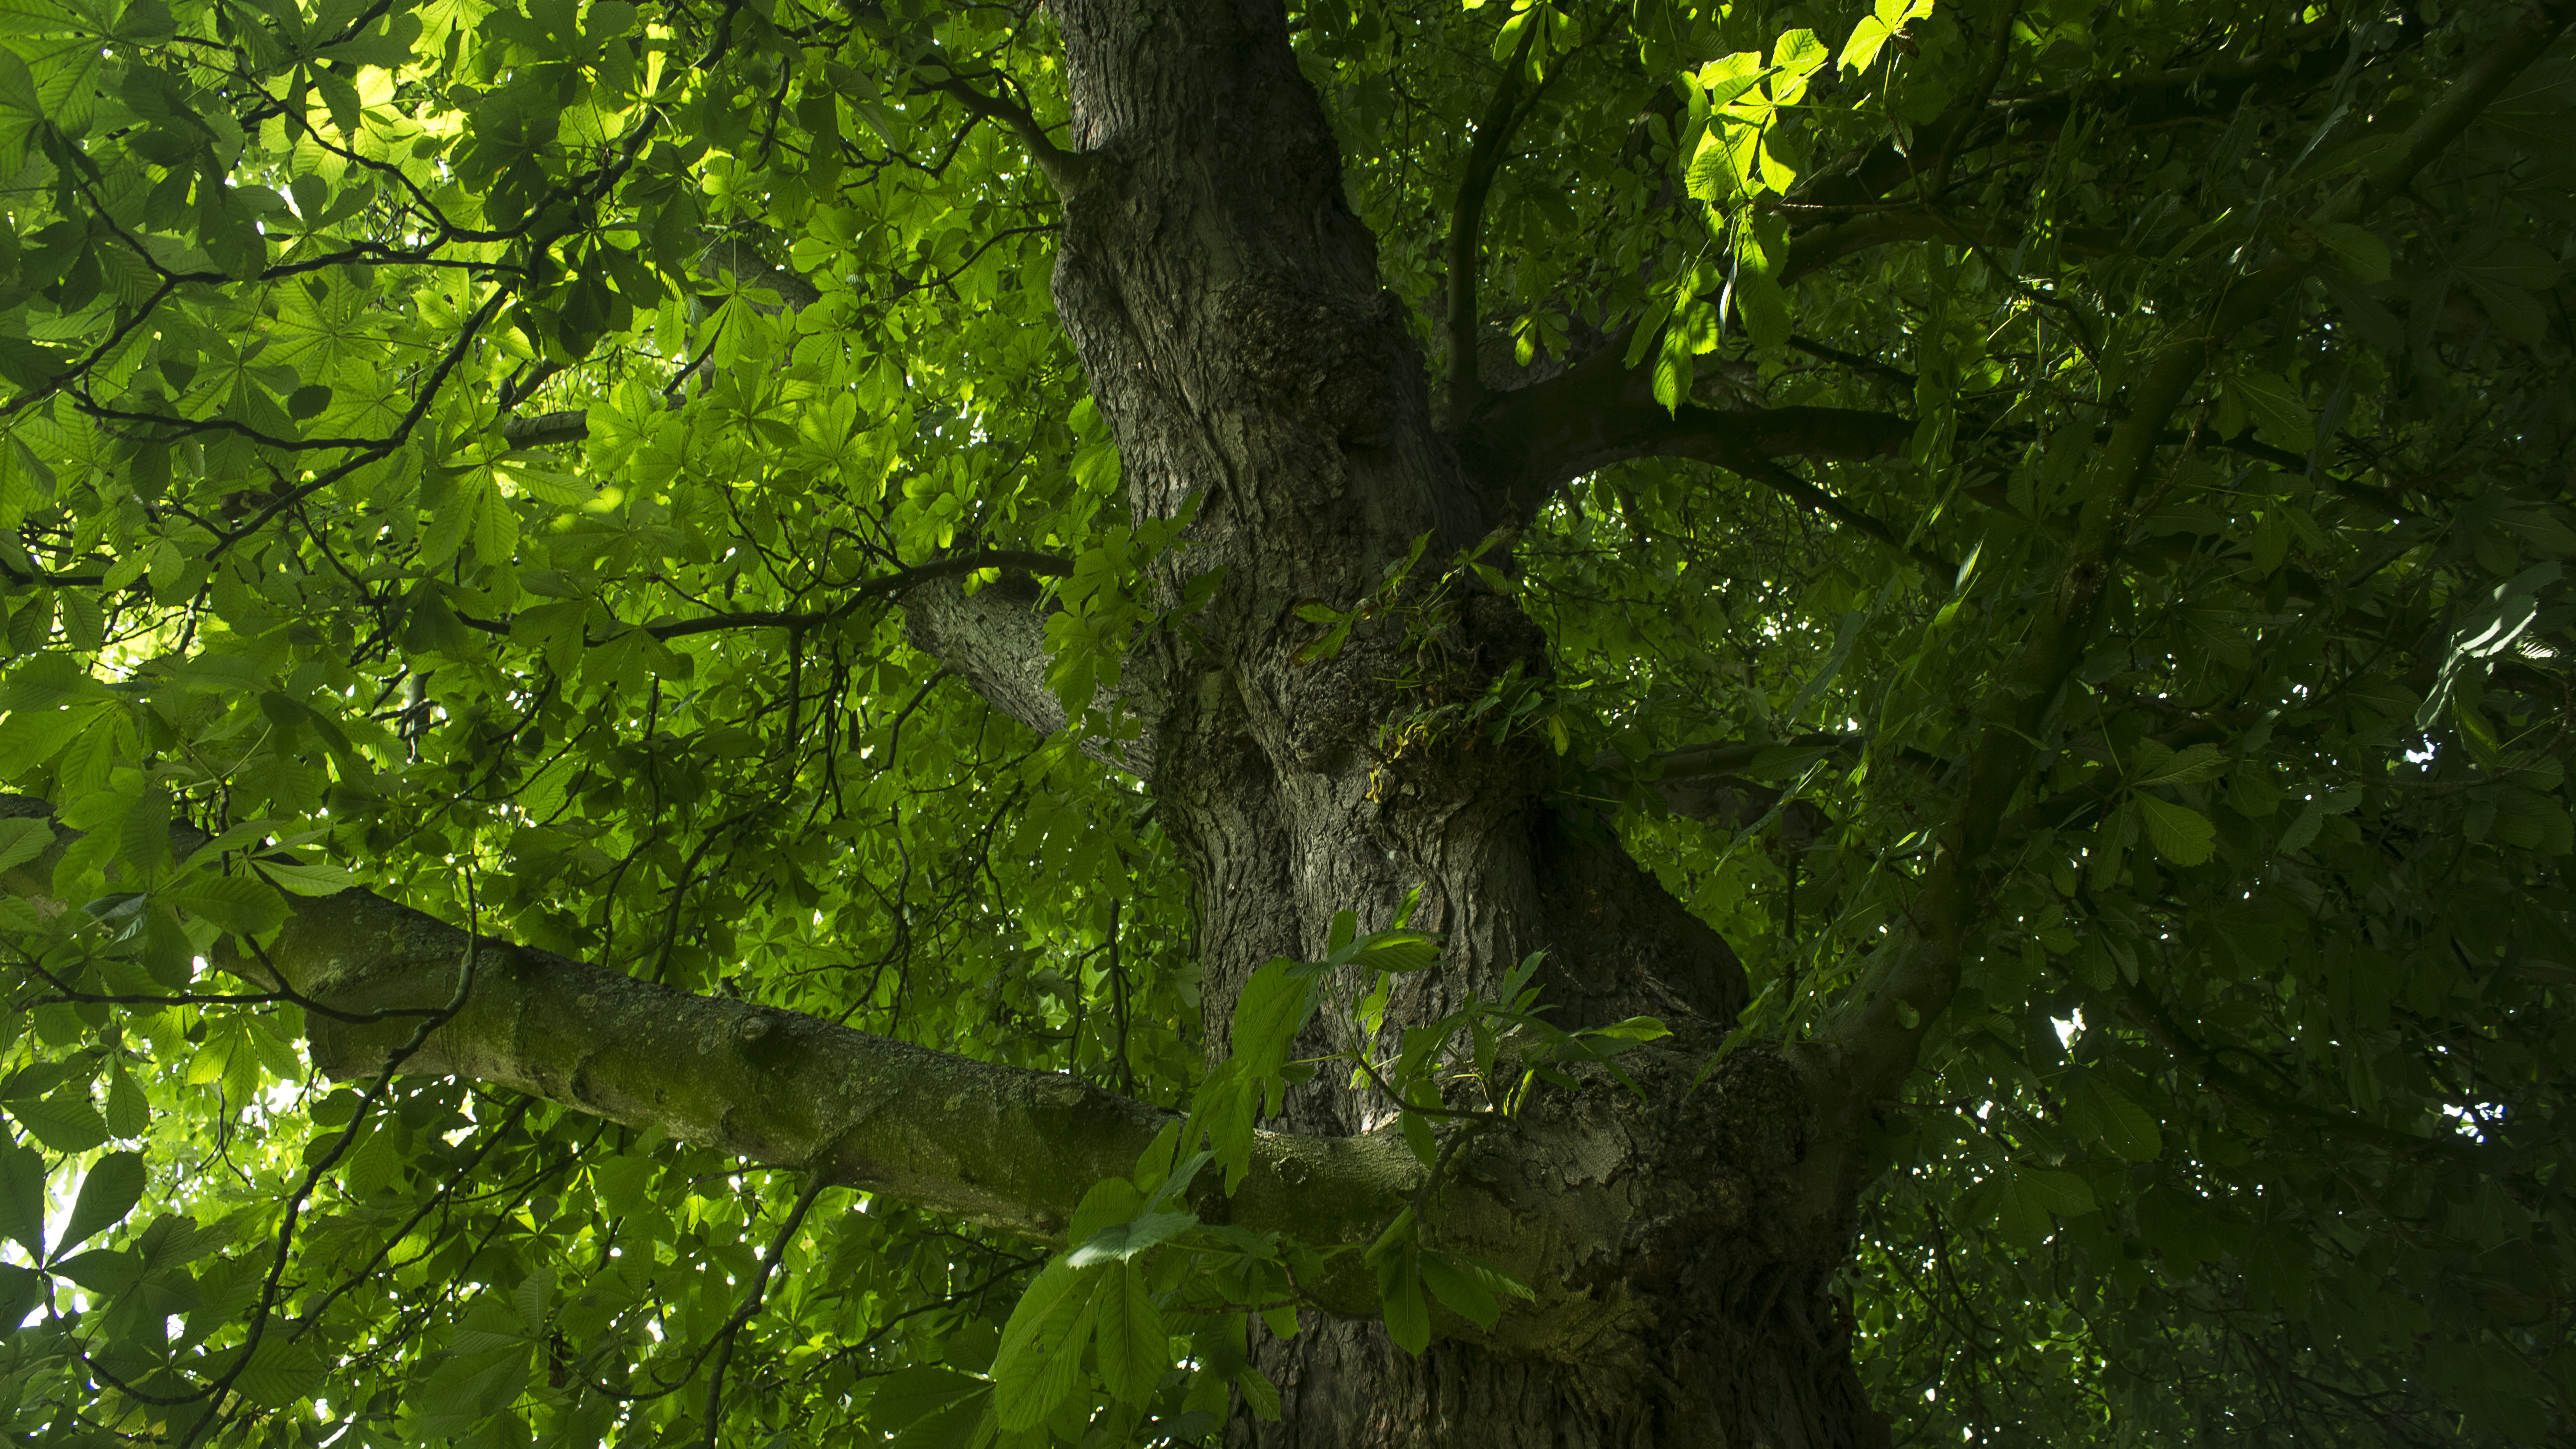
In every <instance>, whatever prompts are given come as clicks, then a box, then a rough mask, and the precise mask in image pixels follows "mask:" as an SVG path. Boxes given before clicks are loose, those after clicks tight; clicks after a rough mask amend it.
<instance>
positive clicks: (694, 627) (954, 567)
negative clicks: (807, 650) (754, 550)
mask: <svg viewBox="0 0 2576 1449" xmlns="http://www.w3.org/2000/svg"><path fill="white" fill-rule="evenodd" d="M985 569H1007V570H1015V571H1017V572H1020V573H1026V574H1036V575H1039V576H1041V577H1044V578H1063V577H1064V576H1065V575H1067V574H1070V573H1072V572H1073V561H1072V560H1070V559H1062V558H1058V557H1056V556H1055V555H1054V554H1051V553H1031V552H1029V551H1027V550H1025V549H1016V548H979V549H976V550H975V551H974V552H972V553H961V554H958V555H956V556H955V557H953V558H943V559H933V560H932V561H930V562H929V563H925V564H914V565H913V566H912V567H910V568H903V569H896V570H895V571H894V572H893V573H890V574H883V575H880V576H879V577H876V578H873V579H870V580H868V581H867V582H866V583H863V584H860V585H858V586H856V587H855V588H852V589H851V590H850V591H849V592H848V593H846V594H844V595H843V596H842V598H841V602H839V603H837V604H834V605H833V606H832V607H830V608H828V609H807V610H802V611H800V612H796V613H787V612H784V611H780V610H772V609H763V610H753V611H748V612H744V613H737V614H702V615H700V616H699V617H697V618H694V619H677V620H673V621H672V622H670V623H665V624H649V625H647V626H645V629H644V632H645V633H647V634H650V635H652V636H653V637H654V638H656V639H680V638H685V637H687V636H688V635H691V634H712V633H715V632H716V631H718V630H720V629H811V628H813V627H815V626H816V625H819V624H830V623H835V622H837V621H839V620H840V619H842V618H844V617H846V616H847V615H849V614H850V613H851V611H853V610H855V609H857V608H858V607H859V606H860V605H861V604H864V603H867V602H868V601H870V600H872V599H885V598H892V597H893V596H895V595H897V594H901V593H904V592H906V591H907V590H910V589H914V588H917V587H919V586H921V585H923V584H926V583H930V582H932V581H934V580H937V579H953V578H958V577H960V576H962V575H965V574H971V573H980V572H982V571H983V570H985Z"/></svg>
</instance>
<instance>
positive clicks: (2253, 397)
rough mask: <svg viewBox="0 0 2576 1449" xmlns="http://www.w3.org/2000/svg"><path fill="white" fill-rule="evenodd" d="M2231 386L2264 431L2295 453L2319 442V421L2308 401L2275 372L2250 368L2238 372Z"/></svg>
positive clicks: (2229, 385) (2266, 434) (2302, 451)
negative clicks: (2253, 370)
mask: <svg viewBox="0 0 2576 1449" xmlns="http://www.w3.org/2000/svg"><path fill="white" fill-rule="evenodd" d="M2228 388H2229V390H2230V391H2231V392H2233V393H2234V394H2235V395H2236V396H2237V398H2239V399H2240V400H2241V401H2243V402H2244V404H2245V410H2246V411H2247V412H2250V413H2252V414H2253V415H2254V421H2255V422H2256V423H2257V424H2258V425H2259V426H2260V427H2261V428H2262V430H2263V435H2264V436H2265V437H2267V438H2269V439H2271V440H2272V441H2273V442H2274V443H2276V444H2278V445H2279V446H2281V447H2284V448H2287V449H2289V450H2290V451H2291V452H2293V453H2305V452H2307V451H2308V450H2310V449H2312V448H2314V447H2315V446H2316V445H2317V424H2316V419H2315V417H2314V416H2313V415H2312V414H2310V413H2309V412H2308V405H2307V403H2306V402H2305V401H2304V400H2303V399H2301V398H2300V396H2299V394H2298V391H2297V390H2296V389H2294V388H2292V387H2291V386H2290V385H2289V384H2288V383H2287V382H2285V381H2283V380H2282V379H2281V375H2280V374H2279V373H2275V372H2249V373H2244V374H2241V375H2239V376H2238V377H2237V378H2236V379H2235V380H2234V381H2233V382H2231V383H2229V384H2228Z"/></svg>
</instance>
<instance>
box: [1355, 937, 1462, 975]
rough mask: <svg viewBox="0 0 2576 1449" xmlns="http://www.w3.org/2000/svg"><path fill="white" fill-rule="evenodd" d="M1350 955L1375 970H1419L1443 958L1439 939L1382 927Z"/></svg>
mask: <svg viewBox="0 0 2576 1449" xmlns="http://www.w3.org/2000/svg"><path fill="white" fill-rule="evenodd" d="M1351 959H1352V960H1353V961H1355V962H1357V963H1359V964H1360V965H1362V966H1365V967H1367V968H1369V969H1370V970H1372V971H1396V972H1403V971H1419V970H1421V969H1422V968H1423V967H1425V966H1429V965H1431V964H1432V963H1433V962H1435V961H1438V960H1439V959H1440V940H1439V938H1438V937H1436V936H1426V935H1423V934H1422V933H1421V932H1419V931H1381V932H1379V933H1378V934H1377V935H1374V936H1371V937H1369V938H1368V940H1367V941H1365V942H1364V943H1362V944H1361V946H1360V948H1359V949H1358V950H1357V951H1355V952H1353V953H1352V955H1351Z"/></svg>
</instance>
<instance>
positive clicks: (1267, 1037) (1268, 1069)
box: [1234, 956, 1316, 1112]
mask: <svg viewBox="0 0 2576 1449" xmlns="http://www.w3.org/2000/svg"><path fill="white" fill-rule="evenodd" d="M1296 965H1297V963H1295V962H1293V961H1290V960H1288V959H1287V958H1286V957H1284V956H1275V957H1272V958H1271V959H1270V960H1268V961H1266V962H1264V963H1262V965H1261V966H1260V967H1259V968H1257V969H1256V970H1254V972H1253V973H1252V976H1251V978H1250V979H1249V980H1247V981H1245V982H1244V984H1243V992H1242V994H1241V995H1239V996H1237V997H1236V998H1235V1003H1234V1060H1235V1061H1237V1062H1239V1063H1241V1070H1242V1072H1243V1076H1244V1080H1245V1081H1246V1082H1247V1083H1249V1084H1251V1085H1252V1086H1253V1087H1254V1088H1255V1089H1256V1090H1266V1091H1267V1093H1268V1100H1269V1105H1268V1106H1267V1107H1266V1108H1265V1109H1264V1110H1265V1111H1268V1112H1276V1111H1278V1110H1279V1092H1280V1082H1279V1069H1280V1068H1281V1067H1283V1066H1285V1065H1286V1064H1287V1061H1288V1050H1289V1044H1290V1043H1291V1042H1293V1041H1294V1040H1295V1039H1296V1036H1297V1033H1298V1032H1300V1031H1302V1030H1304V1029H1305V1025H1306V1023H1307V1021H1308V1020H1309V1019H1310V1018H1312V1017H1313V1016H1314V1014H1315V1005H1316V997H1315V983H1314V982H1313V981H1312V980H1308V979H1302V978H1301V977H1300V975H1299V974H1298V973H1297V971H1296Z"/></svg>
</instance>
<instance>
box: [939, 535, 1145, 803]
mask: <svg viewBox="0 0 2576 1449" xmlns="http://www.w3.org/2000/svg"><path fill="white" fill-rule="evenodd" d="M902 604H903V611H904V633H905V635H906V637H908V638H909V639H910V640H911V643H912V647H913V648H915V649H918V650H920V651H921V652H922V653H924V654H927V655H929V656H931V657H932V658H934V659H936V660H938V661H939V662H940V663H941V664H943V665H945V666H947V667H948V669H949V670H950V671H951V672H953V673H955V674H958V675H960V676H962V677H963V678H964V679H965V680H966V682H967V683H969V684H971V685H973V686H974V688H975V692H976V693H978V694H980V695H982V696H983V697H984V700H985V702H986V703H987V704H990V705H992V706H993V708H995V709H997V710H1000V711H1001V712H1002V713H1004V714H1006V715H1009V716H1010V717H1011V718H1013V719H1015V720H1018V721H1019V722H1020V723H1022V724H1024V725H1026V726H1028V727H1029V728H1030V729H1031V730H1034V731H1036V732H1037V733H1038V734H1041V735H1052V734H1054V733H1056V732H1057V731H1059V730H1062V729H1064V728H1065V727H1066V725H1068V724H1070V723H1072V721H1071V720H1069V719H1068V718H1067V717H1066V714H1065V708H1064V701H1063V700H1061V699H1059V698H1058V697H1057V696H1056V692H1055V690H1054V688H1053V687H1052V686H1051V685H1049V684H1048V682H1047V665H1048V663H1049V662H1050V660H1051V659H1052V658H1053V651H1052V650H1051V649H1050V648H1049V647H1048V645H1047V638H1046V616H1047V613H1048V610H1047V608H1046V604H1045V601H1044V599H1043V598H1042V597H1041V596H1040V595H1039V593H1038V591H1037V590H1036V589H1035V588H1034V587H1031V586H1029V584H1028V581H1027V580H1025V579H1020V580H1014V579H1011V578H1008V577H1005V578H1004V579H1003V580H1002V581H1001V582H1000V583H998V584H995V585H992V586H991V587H988V588H985V589H981V590H979V591H977V592H975V593H973V594H969V593H967V592H966V591H965V590H964V589H962V588H960V587H958V586H957V585H956V584H954V583H949V582H946V581H945V580H936V579H934V580H931V581H929V582H927V583H924V584H922V585H920V586H918V587H913V588H910V589H908V590H907V591H905V592H904V593H903V594H902ZM1152 659H1153V655H1152V651H1151V650H1147V649H1130V650H1129V651H1128V652H1127V659H1126V673H1125V677H1123V678H1122V679H1121V680H1120V682H1119V686H1118V687H1117V688H1116V689H1114V690H1113V689H1111V688H1110V687H1108V686H1106V685H1104V686H1102V687H1101V688H1099V689H1098V690H1096V691H1094V693H1093V694H1092V698H1091V705H1090V708H1091V710H1093V711H1096V712H1098V713H1099V714H1101V715H1103V716H1105V717H1108V718H1112V719H1119V720H1121V721H1122V722H1132V724H1133V726H1134V727H1135V732H1134V733H1133V734H1132V735H1129V734H1128V733H1127V731H1128V727H1129V726H1128V724H1127V723H1122V725H1121V729H1120V733H1121V734H1122V735H1127V737H1126V738H1120V739H1109V738H1104V737H1102V736H1101V735H1099V734H1096V733H1085V734H1084V735H1083V737H1082V740H1081V743H1080V748H1081V750H1082V752H1083V753H1084V754H1086V755H1089V756H1091V757H1092V758H1093V759H1095V760H1098V761H1100V762H1101V763H1102V764H1105V765H1108V766H1110V767H1111V768H1113V769H1119V770H1125V771H1127V772H1128V773H1129V774H1132V775H1134V776H1136V777H1137V778H1138V779H1140V780H1144V781H1147V782H1149V783H1150V782H1151V781H1152V780H1153V778H1154V736H1155V732H1156V730H1155V727H1156V725H1157V724H1158V723H1159V721H1160V718H1161V715H1162V703H1161V693H1160V690H1159V689H1158V688H1157V687H1156V681H1155V679H1154V678H1153V677H1152V675H1151V674H1150V673H1149V672H1148V671H1149V670H1150V669H1151V666H1152Z"/></svg>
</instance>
